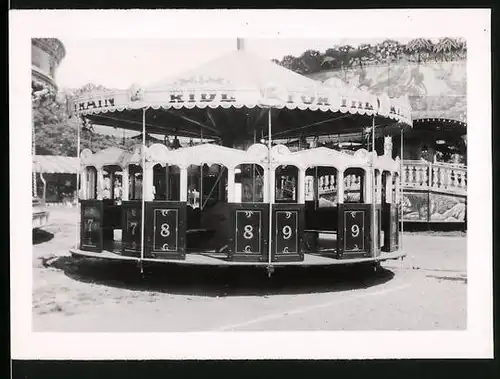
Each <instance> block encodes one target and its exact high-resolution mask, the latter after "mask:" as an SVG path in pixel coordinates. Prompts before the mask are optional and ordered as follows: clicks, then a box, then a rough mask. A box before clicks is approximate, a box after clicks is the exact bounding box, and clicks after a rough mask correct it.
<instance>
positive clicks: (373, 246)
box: [370, 116, 377, 271]
mask: <svg viewBox="0 0 500 379" xmlns="http://www.w3.org/2000/svg"><path fill="white" fill-rule="evenodd" d="M371 144H372V157H371V166H372V169H371V178H370V179H371V184H372V190H371V197H372V199H371V200H372V206H371V208H372V233H371V234H372V238H371V240H372V252H373V256H374V257H375V256H376V251H375V250H376V248H377V244H376V243H375V236H376V235H377V234H376V233H377V230H376V228H377V225H376V223H375V214H376V210H375V202H376V201H377V197H376V192H375V186H376V178H375V155H376V154H377V151H376V150H375V116H373V117H372V141H371ZM374 269H375V271H376V270H377V264H375V266H374Z"/></svg>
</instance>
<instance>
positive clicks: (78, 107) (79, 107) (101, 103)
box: [75, 97, 115, 112]
mask: <svg viewBox="0 0 500 379" xmlns="http://www.w3.org/2000/svg"><path fill="white" fill-rule="evenodd" d="M114 105H115V99H114V98H113V97H108V98H103V99H99V100H91V101H83V102H79V103H77V104H75V111H76V112H79V111H86V110H89V109H99V108H106V107H113V106H114Z"/></svg>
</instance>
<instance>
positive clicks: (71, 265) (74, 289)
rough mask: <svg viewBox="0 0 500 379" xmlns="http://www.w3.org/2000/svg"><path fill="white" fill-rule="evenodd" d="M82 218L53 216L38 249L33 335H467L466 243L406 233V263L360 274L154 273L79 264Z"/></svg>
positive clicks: (458, 236) (54, 212) (60, 212)
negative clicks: (76, 252) (73, 253)
mask: <svg viewBox="0 0 500 379" xmlns="http://www.w3.org/2000/svg"><path fill="white" fill-rule="evenodd" d="M77 219H78V213H77V210H76V209H55V208H54V209H51V214H50V221H49V225H47V226H46V227H45V228H44V230H40V231H38V232H36V233H35V235H34V241H36V242H35V244H34V246H33V278H34V280H33V328H34V331H65V332H83V331H93V332H113V331H116V332H131V331H135V332H149V331H207V330H211V331H231V330H456V329H465V328H466V304H467V303H466V291H467V286H466V283H467V275H466V267H467V263H466V237H465V234H463V233H456V232H455V233H453V232H451V233H439V234H436V233H408V234H405V237H404V249H405V251H406V252H407V254H408V257H407V258H406V259H405V260H404V261H389V262H386V263H384V265H383V269H382V270H379V271H378V272H377V273H376V274H372V275H366V272H363V271H362V270H360V269H352V268H351V269H349V268H345V267H333V268H308V269H305V268H286V269H285V268H281V269H277V271H276V272H275V274H274V275H273V277H272V278H271V279H270V280H269V279H267V277H266V275H265V271H264V270H263V269H249V268H231V269H228V268H209V269H207V268H195V267H175V268H174V267H169V266H165V265H160V266H153V267H149V268H148V269H147V270H146V276H145V278H141V276H140V274H139V270H138V269H137V267H135V265H134V264H130V263H122V262H104V261H99V260H91V259H81V260H75V259H74V258H71V257H70V256H69V254H68V248H69V247H70V246H71V245H72V244H74V243H75V241H76V226H75V223H76V222H77Z"/></svg>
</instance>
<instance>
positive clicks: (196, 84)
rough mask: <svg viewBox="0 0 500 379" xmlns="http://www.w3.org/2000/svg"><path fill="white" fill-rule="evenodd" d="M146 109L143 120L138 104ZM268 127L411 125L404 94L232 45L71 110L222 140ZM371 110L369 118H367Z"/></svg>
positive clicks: (330, 129)
mask: <svg viewBox="0 0 500 379" xmlns="http://www.w3.org/2000/svg"><path fill="white" fill-rule="evenodd" d="M145 108H146V109H148V110H147V111H146V112H145V119H144V120H143V109H145ZM268 108H272V111H271V117H272V130H273V134H274V133H276V134H279V135H286V136H287V137H291V136H299V135H303V134H304V133H305V134H318V135H321V134H329V133H343V132H348V131H351V132H352V131H354V130H356V129H358V130H359V129H361V128H365V127H367V126H370V125H371V117H370V116H375V117H376V124H377V125H379V124H384V125H387V124H395V123H397V124H399V125H403V124H406V125H411V117H410V111H411V109H410V107H409V105H408V102H407V101H406V100H405V99H392V100H391V99H389V98H388V97H387V96H386V95H381V96H375V95H373V94H370V93H369V92H366V91H362V90H358V89H343V90H339V89H338V88H334V87H331V86H327V85H324V84H322V83H319V82H317V81H315V80H313V79H310V78H307V77H305V76H302V75H300V74H297V73H295V72H293V71H291V70H288V69H286V68H284V67H282V66H279V65H277V64H275V63H273V62H271V61H267V60H264V59H261V58H259V57H257V56H255V55H254V54H251V53H249V52H246V51H243V50H238V51H235V52H232V53H230V54H227V55H224V56H222V57H220V58H217V59H215V60H213V61H210V62H208V63H206V64H204V65H201V66H200V67H198V68H196V69H194V70H189V71H187V72H185V73H183V74H180V75H176V76H173V77H170V78H168V79H165V80H162V81H160V82H157V83H154V84H152V85H150V86H147V87H139V86H132V87H131V88H130V89H128V90H108V91H102V90H101V91H95V92H91V93H88V94H85V95H83V96H80V97H78V98H75V99H74V104H73V109H74V111H75V112H76V113H77V114H80V115H82V116H85V117H87V118H89V119H90V120H91V121H92V122H94V123H96V124H102V125H109V126H114V127H121V128H125V129H132V130H141V128H142V124H143V121H145V124H146V130H147V132H148V133H153V134H165V135H167V134H176V135H180V136H193V137H195V136H200V135H203V137H204V138H220V139H222V140H224V139H225V140H230V141H231V142H234V140H235V139H238V138H241V139H248V138H251V137H252V136H253V137H254V138H255V137H257V138H261V137H262V136H264V135H267V126H268V125H267V123H268V120H267V117H265V116H266V115H267V109H268ZM367 116H369V117H367Z"/></svg>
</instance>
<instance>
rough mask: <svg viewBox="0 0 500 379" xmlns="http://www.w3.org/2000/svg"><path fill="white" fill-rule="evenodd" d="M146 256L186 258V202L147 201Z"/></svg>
mask: <svg viewBox="0 0 500 379" xmlns="http://www.w3.org/2000/svg"><path fill="white" fill-rule="evenodd" d="M145 232H146V252H145V254H146V256H147V257H149V258H158V259H161V258H164V259H184V258H185V252H186V242H185V241H186V204H185V203H184V202H177V201H148V202H146V226H145Z"/></svg>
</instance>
